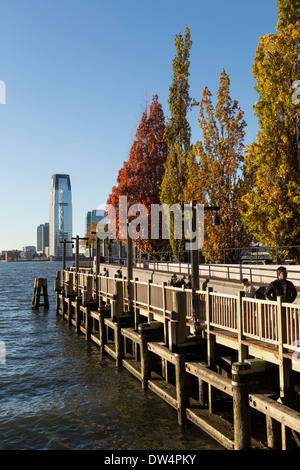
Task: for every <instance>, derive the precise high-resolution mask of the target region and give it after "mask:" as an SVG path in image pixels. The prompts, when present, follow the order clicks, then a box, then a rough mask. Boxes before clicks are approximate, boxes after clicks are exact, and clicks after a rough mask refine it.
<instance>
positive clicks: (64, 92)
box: [0, 0, 300, 250]
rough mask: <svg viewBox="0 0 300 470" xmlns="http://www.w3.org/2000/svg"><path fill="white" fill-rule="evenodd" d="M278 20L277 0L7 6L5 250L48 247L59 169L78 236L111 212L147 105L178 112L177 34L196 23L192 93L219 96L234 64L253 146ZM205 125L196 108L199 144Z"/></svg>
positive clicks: (1, 235) (2, 54) (2, 119)
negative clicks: (261, 59)
mask: <svg viewBox="0 0 300 470" xmlns="http://www.w3.org/2000/svg"><path fill="white" fill-rule="evenodd" d="M276 23H277V8H276V0H251V1H245V0H226V1H224V0H185V1H184V2H183V1H182V0H180V1H178V0H152V1H151V2H148V1H144V0H126V1H124V0H114V1H113V2H108V1H107V0H105V1H104V0H9V1H3V0H1V1H0V80H3V81H4V82H5V83H6V104H0V149H1V151H0V154H1V172H0V178H1V184H0V197H1V205H0V221H1V232H0V250H9V249H13V248H17V249H22V247H23V246H25V245H36V228H37V226H38V225H39V224H41V223H44V222H48V220H49V190H50V180H51V175H52V174H54V173H68V174H70V177H71V185H72V196H73V234H74V235H77V234H78V235H80V236H83V235H84V232H85V213H86V211H88V210H92V209H96V208H98V207H100V206H101V205H103V204H105V202H106V200H107V197H108V195H109V193H110V191H111V188H112V186H113V185H114V184H115V182H116V177H117V174H118V171H119V169H120V168H121V167H122V165H123V162H124V161H125V160H127V159H128V155H129V149H130V147H131V144H132V141H133V138H134V135H135V131H136V128H137V126H138V124H139V121H140V118H141V114H142V111H143V109H144V106H145V102H146V98H147V100H148V103H149V102H150V101H151V99H152V96H153V95H154V94H157V95H158V99H159V101H160V103H161V104H162V107H163V110H164V114H165V116H166V118H167V117H168V116H169V108H168V94H169V86H170V84H171V82H172V59H173V57H174V55H175V46H174V36H175V34H178V33H179V32H181V33H184V31H185V25H186V24H187V25H188V27H189V28H190V31H191V37H192V41H193V46H192V49H191V56H190V60H191V66H190V74H191V76H190V95H191V96H192V97H194V98H196V99H197V100H199V101H200V99H201V94H202V91H203V88H204V87H205V86H208V88H209V89H210V90H211V92H212V93H213V96H214V97H215V93H216V91H217V87H218V83H219V75H220V72H221V70H222V68H223V67H224V68H225V70H226V72H227V73H228V74H229V76H230V79H231V97H232V98H233V99H237V100H238V101H239V104H240V106H241V107H242V109H243V110H244V112H245V120H246V122H247V124H248V127H247V129H246V130H247V134H246V143H250V142H251V141H253V139H255V134H256V132H257V130H258V127H257V119H256V117H255V116H254V113H253V110H252V105H253V104H254V103H255V101H256V99H257V95H256V92H255V90H254V84H255V82H254V79H253V77H252V64H253V59H254V54H255V50H256V47H257V44H258V41H259V37H260V36H262V35H264V34H268V33H271V32H274V31H275V25H276ZM298 78H300V77H298ZM197 118H198V109H197V110H196V109H195V110H194V111H193V113H191V114H190V115H189V121H190V124H191V126H192V143H195V142H196V141H198V140H201V139H202V135H201V131H200V129H199V125H198V123H197ZM141 184H143V183H142V182H141Z"/></svg>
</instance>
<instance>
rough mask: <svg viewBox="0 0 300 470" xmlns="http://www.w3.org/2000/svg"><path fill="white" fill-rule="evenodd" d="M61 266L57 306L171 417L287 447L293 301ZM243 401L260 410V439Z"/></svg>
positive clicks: (294, 354)
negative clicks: (165, 407)
mask: <svg viewBox="0 0 300 470" xmlns="http://www.w3.org/2000/svg"><path fill="white" fill-rule="evenodd" d="M61 275H62V282H61V285H59V286H57V288H56V291H57V314H58V315H61V316H62V317H63V318H64V319H65V320H67V321H68V322H69V325H70V326H74V327H75V328H76V331H77V333H81V334H84V335H85V337H86V339H87V340H92V341H94V342H95V344H97V345H98V346H99V348H100V351H101V352H105V353H107V354H109V355H110V356H111V357H112V359H113V360H115V362H116V365H117V366H123V367H125V368H126V369H127V370H128V371H129V372H130V373H131V374H132V375H134V376H135V377H136V378H137V379H138V380H139V381H141V384H142V388H143V390H148V389H149V390H151V391H152V392H154V393H156V394H157V395H158V396H160V397H161V398H162V399H163V400H165V401H166V402H167V403H168V404H170V406H172V407H173V408H174V409H176V410H177V417H178V424H179V425H182V424H184V423H185V422H187V421H191V422H192V423H194V424H196V425H197V426H199V427H201V428H202V429H203V430H204V431H205V432H207V433H208V434H209V435H211V436H212V437H213V438H214V439H216V440H217V441H218V442H219V443H221V445H223V446H224V447H225V448H227V449H246V448H251V447H252V448H261V447H263V448H264V447H265V448H280V449H289V448H291V446H292V447H293V446H295V445H296V447H297V445H298V444H299V438H298V434H297V433H299V432H300V430H299V423H300V413H299V409H300V400H299V393H298V390H299V388H300V374H299V372H300V361H299V359H298V356H299V354H300V348H299V345H300V305H296V304H286V303H282V302H281V299H279V300H278V301H277V302H270V301H266V300H260V299H249V298H245V297H243V293H242V292H240V291H239V292H237V293H236V295H232V294H230V295H229V294H220V293H216V292H213V290H212V289H211V288H207V290H206V291H203V290H197V291H196V292H195V293H193V292H192V291H191V290H189V289H185V288H184V287H183V288H172V287H168V286H167V285H166V283H161V284H153V283H151V282H150V281H147V282H141V281H138V280H137V279H135V280H134V281H131V282H130V287H129V285H128V280H126V279H117V278H111V277H104V276H101V275H99V276H96V275H95V274H93V273H92V272H91V270H86V269H80V270H79V271H78V272H75V270H74V269H66V270H63V271H62V273H61ZM195 297H196V298H197V299H196V300H197V302H196V305H197V306H198V307H197V310H196V311H195V310H194V309H193V305H194V302H195ZM228 400H229V401H230V402H231V411H230V412H229V417H228V416H227V415H228V413H227V411H226V410H227V408H228ZM220 403H224V406H223V408H222V405H221V410H220ZM250 410H252V413H253V412H254V413H256V414H257V413H259V414H264V415H265V420H266V427H265V430H264V431H263V433H264V434H265V438H264V439H261V440H257V439H256V436H255V434H256V432H255V431H256V429H253V428H252V430H251V429H250V428H251V424H250V422H251V420H250V419H248V416H250ZM253 410H255V411H253ZM223 411H224V412H223ZM278 425H279V427H278ZM237 429H239V430H240V432H239V433H238V434H237V431H236V430H237ZM252 434H254V435H252Z"/></svg>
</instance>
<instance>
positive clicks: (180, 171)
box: [160, 26, 196, 252]
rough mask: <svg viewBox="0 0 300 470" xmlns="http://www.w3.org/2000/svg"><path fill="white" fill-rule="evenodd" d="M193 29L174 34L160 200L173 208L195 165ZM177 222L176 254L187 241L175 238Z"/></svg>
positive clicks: (172, 237) (172, 235)
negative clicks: (191, 81) (191, 77)
mask: <svg viewBox="0 0 300 470" xmlns="http://www.w3.org/2000/svg"><path fill="white" fill-rule="evenodd" d="M191 46H192V41H191V35H190V30H189V28H188V27H187V26H186V30H185V34H184V36H183V35H182V34H181V33H179V34H178V35H175V47H176V55H175V57H174V59H173V81H172V84H171V86H170V89H169V100H168V102H169V109H170V118H169V119H168V122H167V126H166V129H165V133H164V139H165V141H166V142H167V144H168V148H169V153H168V157H167V161H166V164H165V174H164V177H163V180H162V185H161V191H160V200H161V202H162V203H163V204H168V205H169V206H172V205H173V204H177V203H184V202H190V201H186V200H185V198H186V194H185V191H186V188H187V184H188V179H189V175H190V171H191V169H192V168H193V167H194V165H196V163H195V158H194V154H193V153H192V151H191V150H192V146H191V127H190V124H189V121H188V119H187V115H188V112H189V111H190V109H191V107H192V106H193V105H195V104H196V103H195V101H194V100H193V99H192V98H191V97H190V95H189V75H190V73H189V67H190V60H189V57H190V49H191ZM173 227H174V221H173V218H172V217H171V227H170V229H171V232H170V242H171V245H172V248H173V251H174V252H177V251H181V250H183V249H184V240H183V239H181V240H178V239H176V238H174V232H173V230H174V228H173Z"/></svg>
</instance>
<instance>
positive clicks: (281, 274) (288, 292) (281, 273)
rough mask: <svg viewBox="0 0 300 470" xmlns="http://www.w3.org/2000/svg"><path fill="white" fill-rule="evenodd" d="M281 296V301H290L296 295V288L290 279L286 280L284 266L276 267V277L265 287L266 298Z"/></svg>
mask: <svg viewBox="0 0 300 470" xmlns="http://www.w3.org/2000/svg"><path fill="white" fill-rule="evenodd" d="M278 296H282V301H283V302H288V303H292V302H294V300H295V299H296V297H297V290H296V287H295V286H294V284H293V283H292V282H291V281H288V280H287V270H286V268H285V267H284V266H280V267H279V268H278V269H277V279H276V280H275V281H273V282H271V283H270V284H269V285H268V287H267V289H266V298H267V299H268V300H276V299H277V297H278Z"/></svg>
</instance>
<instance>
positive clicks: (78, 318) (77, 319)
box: [75, 296, 82, 334]
mask: <svg viewBox="0 0 300 470" xmlns="http://www.w3.org/2000/svg"><path fill="white" fill-rule="evenodd" d="M80 301H81V299H80V298H79V297H78V296H76V297H75V331H76V333H77V334H79V333H80V324H81V317H82V313H81V310H80Z"/></svg>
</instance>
